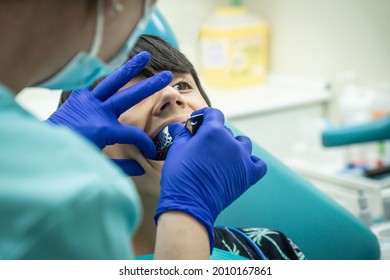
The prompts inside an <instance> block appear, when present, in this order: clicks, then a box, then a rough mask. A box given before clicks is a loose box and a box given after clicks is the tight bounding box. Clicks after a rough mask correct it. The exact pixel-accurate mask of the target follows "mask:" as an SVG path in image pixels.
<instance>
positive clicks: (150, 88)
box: [107, 71, 173, 117]
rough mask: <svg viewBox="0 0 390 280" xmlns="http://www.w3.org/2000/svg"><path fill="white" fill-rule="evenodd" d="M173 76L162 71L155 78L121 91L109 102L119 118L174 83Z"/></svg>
mask: <svg viewBox="0 0 390 280" xmlns="http://www.w3.org/2000/svg"><path fill="white" fill-rule="evenodd" d="M172 79H173V75H172V73H171V72H169V71H162V72H160V73H158V74H156V75H154V76H153V77H150V78H148V79H145V80H143V81H141V82H139V83H137V84H135V85H133V86H131V87H129V88H126V89H124V90H121V91H120V92H118V93H117V94H115V95H113V96H112V97H111V98H110V99H108V100H107V101H109V102H110V104H111V106H112V107H113V108H114V110H115V113H116V115H117V116H118V117H119V116H120V115H121V114H122V113H123V112H125V111H127V110H128V109H129V108H131V107H132V106H134V105H135V104H137V103H139V102H140V101H142V100H144V99H145V98H147V97H149V96H151V95H152V94H154V93H156V92H158V91H160V90H161V89H163V88H165V87H166V86H167V85H169V83H170V82H171V81H172Z"/></svg>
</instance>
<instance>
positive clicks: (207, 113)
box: [192, 107, 225, 127]
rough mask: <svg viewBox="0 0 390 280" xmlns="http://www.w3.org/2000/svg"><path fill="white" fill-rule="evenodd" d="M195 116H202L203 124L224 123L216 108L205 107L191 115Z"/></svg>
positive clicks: (220, 113)
mask: <svg viewBox="0 0 390 280" xmlns="http://www.w3.org/2000/svg"><path fill="white" fill-rule="evenodd" d="M196 114H203V123H210V122H218V123H220V124H224V123H225V116H224V115H223V113H222V112H221V111H220V110H218V109H216V108H211V107H205V108H202V109H200V110H197V111H195V112H193V113H192V115H196ZM201 127H202V126H201Z"/></svg>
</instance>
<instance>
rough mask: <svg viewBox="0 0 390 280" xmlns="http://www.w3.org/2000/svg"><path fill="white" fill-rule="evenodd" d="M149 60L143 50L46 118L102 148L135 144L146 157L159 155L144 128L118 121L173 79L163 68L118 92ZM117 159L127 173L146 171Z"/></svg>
mask: <svg viewBox="0 0 390 280" xmlns="http://www.w3.org/2000/svg"><path fill="white" fill-rule="evenodd" d="M149 59H150V55H149V53H147V52H141V53H139V54H138V55H136V56H135V57H133V58H132V59H131V60H129V61H128V62H127V63H126V64H125V65H123V66H122V67H120V68H119V69H118V70H116V71H115V72H113V73H112V74H111V75H110V76H108V77H107V78H105V79H104V80H103V81H102V82H101V83H100V84H98V85H97V86H96V87H95V88H94V89H93V90H89V89H81V90H76V91H73V92H72V94H71V96H70V97H69V98H68V100H66V102H65V103H64V104H62V106H61V107H60V108H59V109H58V110H57V111H55V112H54V113H53V114H52V115H51V116H50V117H49V118H48V119H47V122H48V123H51V124H56V125H64V126H67V127H69V128H71V129H73V130H74V131H76V132H77V133H79V134H81V135H83V136H84V137H86V138H88V139H89V140H91V141H92V142H93V143H95V144H96V145H97V146H98V147H99V148H100V149H103V148H104V147H105V146H106V145H113V144H117V143H118V144H133V145H136V146H137V147H138V148H139V149H140V151H141V152H142V153H143V154H144V155H145V157H147V158H151V159H154V158H156V156H157V151H156V148H155V146H154V144H153V141H152V139H150V137H149V136H148V135H147V134H146V133H145V132H144V131H142V130H141V129H140V128H137V127H133V126H129V125H125V124H121V123H119V121H118V117H119V116H120V115H121V114H122V113H123V112H125V111H126V110H128V109H129V108H131V107H132V106H134V105H135V104H137V103H138V102H140V101H142V100H143V99H145V98H147V97H149V96H150V95H152V94H153V93H155V92H157V91H159V90H161V89H162V88H164V87H166V86H167V85H168V84H169V83H170V82H171V80H172V78H173V76H172V74H171V73H170V72H168V71H163V72H161V73H158V74H156V75H155V76H153V77H151V78H149V79H145V80H143V81H141V82H139V83H137V84H135V85H133V86H131V87H129V88H126V89H124V90H121V91H120V92H117V91H118V90H119V89H120V88H121V87H123V86H124V85H125V84H127V83H128V82H129V81H130V80H131V79H132V78H134V77H135V76H136V75H137V74H138V73H139V72H140V71H141V70H142V69H143V68H144V67H145V65H146V64H147V63H148V61H149ZM114 162H115V163H116V164H118V166H120V167H121V168H122V169H123V170H124V171H125V172H126V173H127V174H128V175H131V176H136V175H141V174H143V173H144V170H143V169H142V167H141V166H140V165H139V164H138V163H137V162H135V161H131V160H126V159H117V160H114Z"/></svg>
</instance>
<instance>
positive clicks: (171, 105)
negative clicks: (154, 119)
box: [153, 86, 186, 115]
mask: <svg viewBox="0 0 390 280" xmlns="http://www.w3.org/2000/svg"><path fill="white" fill-rule="evenodd" d="M158 94H159V97H160V98H159V100H158V102H157V103H156V106H155V108H154V110H153V111H154V114H155V115H159V114H162V113H164V112H169V111H171V110H176V109H180V108H184V107H185V106H186V102H185V100H184V99H183V96H182V95H181V94H180V92H179V91H178V90H176V89H175V88H173V87H171V86H167V87H165V88H163V89H162V90H161V91H160V93H158Z"/></svg>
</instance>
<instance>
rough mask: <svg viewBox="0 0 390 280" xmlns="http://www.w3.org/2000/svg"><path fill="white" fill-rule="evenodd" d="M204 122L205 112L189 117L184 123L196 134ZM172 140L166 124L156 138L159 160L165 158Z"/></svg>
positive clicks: (155, 143)
mask: <svg viewBox="0 0 390 280" xmlns="http://www.w3.org/2000/svg"><path fill="white" fill-rule="evenodd" d="M202 122H203V114H198V115H193V116H191V117H189V118H188V120H187V121H186V123H185V124H184V125H185V126H186V127H187V129H188V130H189V131H190V132H191V133H192V135H195V133H196V132H197V131H198V129H199V127H200V125H201V124H202ZM172 142H173V141H172V136H171V135H170V134H169V131H168V126H166V127H164V128H163V129H162V130H161V131H160V132H159V133H158V134H157V136H156V137H155V138H154V145H155V146H156V149H157V160H165V157H166V156H167V153H168V150H169V148H170V147H171V145H172Z"/></svg>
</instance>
